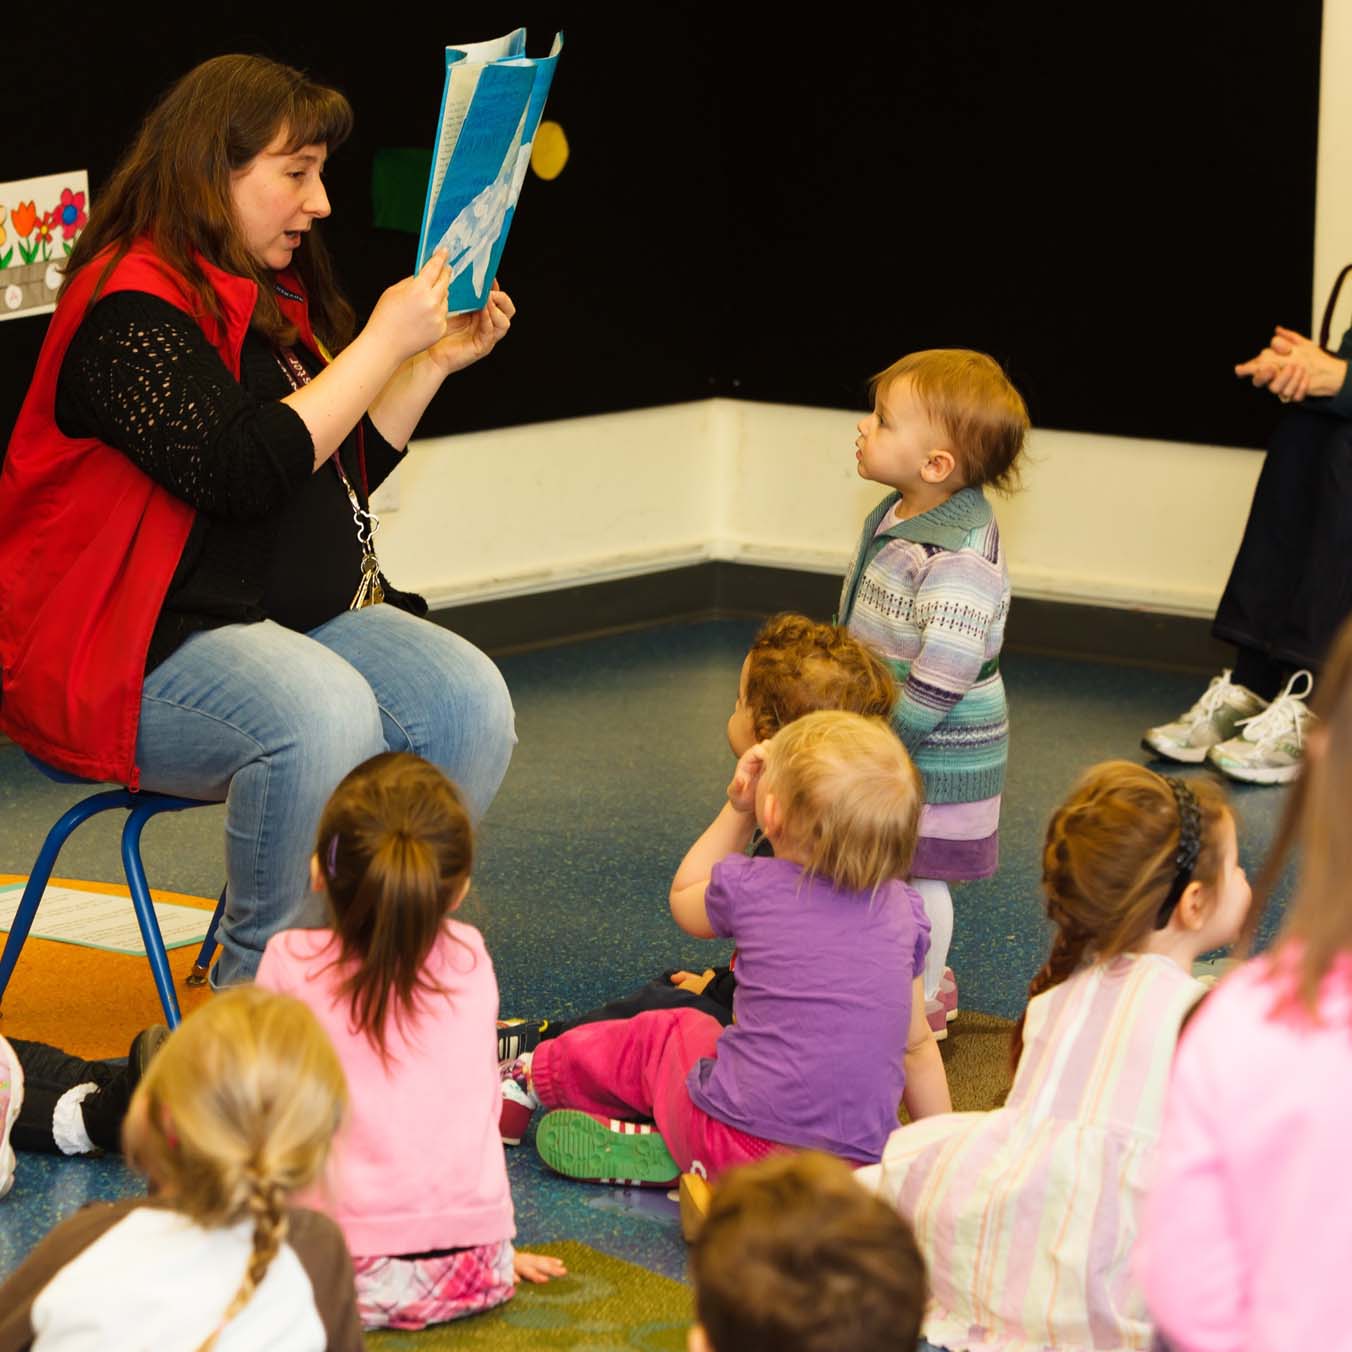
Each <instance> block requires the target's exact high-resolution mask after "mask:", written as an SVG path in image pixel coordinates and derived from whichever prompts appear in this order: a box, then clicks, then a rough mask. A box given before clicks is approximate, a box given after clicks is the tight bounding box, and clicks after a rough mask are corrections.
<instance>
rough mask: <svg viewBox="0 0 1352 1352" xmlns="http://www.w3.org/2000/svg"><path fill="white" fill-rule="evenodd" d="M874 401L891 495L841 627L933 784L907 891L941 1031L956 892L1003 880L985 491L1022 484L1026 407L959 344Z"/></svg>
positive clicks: (878, 474)
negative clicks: (921, 911)
mask: <svg viewBox="0 0 1352 1352" xmlns="http://www.w3.org/2000/svg"><path fill="white" fill-rule="evenodd" d="M873 396H874V406H873V412H872V413H870V414H869V415H868V416H867V417H865V418H862V419H861V420H860V422H859V436H858V438H857V440H856V441H855V462H856V465H857V468H858V472H859V475H860V477H861V478H864V479H869V480H872V481H873V482H874V483H878V484H882V485H884V486H885V487H887V488H890V489H892V490H893V491H892V492H891V493H889V494H888V495H887V497H885V498H884V499H883V500H882V501H881V502H880V503H879V504H878V505H877V507H876V508H874V510H873V511H872V512H871V513H870V515H869V517H868V519H867V520H866V521H865V522H864V529H863V532H862V534H861V536H860V539H859V547H858V552H857V554H856V556H855V560H854V563H853V565H852V566H851V568H850V571H849V572H848V573H847V574H846V577H845V584H844V587H843V589H842V591H841V595H840V614H839V619H840V623H841V624H843V625H845V626H847V627H848V629H849V631H850V633H852V634H853V635H854V636H855V637H856V638H857V639H859V640H860V641H861V642H864V643H867V644H868V645H869V647H870V648H872V649H874V651H875V652H877V653H879V654H880V655H881V656H882V657H883V658H884V659H886V661H887V662H888V663H889V665H890V666H891V668H892V671H893V674H894V675H895V676H896V678H897V681H898V682H899V683H900V686H901V690H900V694H899V696H898V699H897V704H896V708H895V709H894V710H893V713H892V726H893V727H894V728H895V730H896V733H897V736H898V737H900V738H901V740H902V742H903V744H904V745H905V747H906V750H907V751H908V752H910V754H911V757H912V759H913V760H914V761H915V764H916V768H917V769H918V770H919V771H920V777H921V779H922V780H923V781H924V785H925V811H924V813H923V815H922V816H921V818H920V837H919V840H918V842H917V845H916V852H915V864H914V874H913V876H912V879H911V881H912V883H913V885H914V886H915V888H916V889H917V890H918V891H919V893H920V895H921V896H922V897H923V898H924V899H925V913H926V915H928V916H929V920H930V925H931V929H932V933H931V943H930V955H929V962H928V964H927V966H926V968H925V995H926V997H927V998H928V1000H929V1006H928V1015H929V1017H930V1019H931V1021H932V1023H933V1025H934V1027H935V1028H936V1030H941V1029H942V1028H943V1024H944V1020H945V1019H946V1017H947V1016H948V1015H949V1014H950V1013H951V1012H952V1011H953V1010H955V1009H956V1008H957V998H958V996H957V986H956V983H955V982H954V981H953V976H952V973H951V972H949V971H947V969H946V966H945V964H946V963H947V961H948V948H949V942H950V940H951V939H952V937H953V899H952V896H951V895H950V893H949V883H952V882H966V881H969V880H972V879H977V878H989V877H990V876H991V875H992V874H993V873H994V872H995V870H996V865H997V862H998V855H999V826H1000V797H1001V794H1002V793H1003V792H1004V780H1005V760H1006V758H1007V755H1008V750H1009V713H1008V710H1007V708H1006V705H1005V687H1004V682H1003V681H1002V680H1001V677H1000V647H1001V644H1002V643H1003V642H1004V635H1005V619H1006V616H1007V614H1008V612H1009V572H1008V569H1007V568H1006V566H1005V554H1004V548H1003V546H1002V545H1001V543H1000V529H999V527H998V526H997V525H996V521H995V516H994V514H993V513H992V511H991V506H990V503H989V502H987V501H986V498H985V495H984V493H983V492H982V489H983V487H985V486H987V485H989V486H990V487H991V488H993V489H996V490H1003V489H1007V488H1009V487H1010V486H1011V485H1012V484H1013V483H1014V482H1016V481H1017V477H1018V458H1019V455H1020V453H1021V451H1022V449H1023V442H1024V437H1025V435H1026V434H1027V432H1028V410H1027V408H1025V406H1024V402H1023V399H1022V397H1021V396H1020V395H1019V392H1018V391H1017V390H1016V389H1015V388H1014V386H1013V385H1011V384H1010V382H1009V379H1008V377H1006V375H1005V373H1004V372H1003V371H1002V370H1001V369H1000V367H999V365H998V364H997V363H996V362H995V361H993V360H992V359H991V358H990V357H988V356H986V355H985V354H984V353H981V352H969V351H965V350H963V349H961V348H945V349H936V350H934V351H930V352H913V353H911V354H910V355H909V356H906V357H903V358H901V360H900V361H897V362H894V363H893V364H892V365H891V366H889V367H888V368H887V370H885V371H883V372H881V373H880V374H879V375H877V376H875V377H874V379H873Z"/></svg>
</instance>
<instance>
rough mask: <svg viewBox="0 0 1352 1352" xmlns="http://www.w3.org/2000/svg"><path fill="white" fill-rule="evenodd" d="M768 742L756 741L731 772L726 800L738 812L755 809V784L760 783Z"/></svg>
mask: <svg viewBox="0 0 1352 1352" xmlns="http://www.w3.org/2000/svg"><path fill="white" fill-rule="evenodd" d="M768 747H769V743H768V742H757V743H756V745H755V746H753V747H752V748H751V750H750V751H748V752H747V753H746V754H745V755H744V756H743V757H742V759H741V760H739V761H738V762H737V768H736V769H735V770H734V771H733V772H732V783H731V784H729V785H728V802H729V803H731V804H732V806H733V808H734V809H735V810H736V811H738V812H754V811H755V810H756V785H757V784H758V783H760V777H761V772H762V771H763V770H764V769H765V753H766V749H767V748H768Z"/></svg>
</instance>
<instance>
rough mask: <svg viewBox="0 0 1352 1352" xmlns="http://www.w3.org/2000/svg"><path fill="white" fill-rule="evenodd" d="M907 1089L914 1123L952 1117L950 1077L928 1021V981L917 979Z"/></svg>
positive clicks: (906, 1102)
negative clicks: (936, 1114) (939, 1114)
mask: <svg viewBox="0 0 1352 1352" xmlns="http://www.w3.org/2000/svg"><path fill="white" fill-rule="evenodd" d="M905 1065H906V1087H905V1088H904V1089H903V1090H902V1092H901V1101H902V1103H903V1104H904V1105H905V1108H906V1111H907V1113H909V1114H910V1117H911V1120H912V1121H915V1119H916V1118H919V1117H932V1116H933V1115H934V1114H935V1113H951V1112H952V1111H953V1100H952V1099H951V1098H950V1097H949V1094H948V1076H947V1075H946V1074H945V1073H944V1060H943V1057H942V1056H940V1055H939V1044H938V1043H937V1042H936V1041H935V1040H934V1033H933V1031H932V1030H931V1028H930V1026H929V1020H928V1019H927V1018H926V1017H925V979H924V977H919V976H918V977H916V979H915V984H914V985H913V986H912V988H911V1023H910V1031H909V1032H908V1034H907V1037H906V1060H905Z"/></svg>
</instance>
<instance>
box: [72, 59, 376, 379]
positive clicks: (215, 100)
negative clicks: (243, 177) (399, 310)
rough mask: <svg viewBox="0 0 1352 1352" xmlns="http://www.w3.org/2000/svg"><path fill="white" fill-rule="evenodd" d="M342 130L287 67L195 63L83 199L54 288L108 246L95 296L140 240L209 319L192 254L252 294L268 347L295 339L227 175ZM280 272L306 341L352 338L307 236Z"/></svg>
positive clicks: (306, 82)
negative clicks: (302, 316) (247, 238)
mask: <svg viewBox="0 0 1352 1352" xmlns="http://www.w3.org/2000/svg"><path fill="white" fill-rule="evenodd" d="M351 130H352V108H351V105H350V104H349V103H348V101H347V100H346V99H345V98H344V97H343V96H342V94H340V93H339V92H338V91H337V90H336V89H329V88H327V87H326V86H324V85H320V84H315V83H314V82H312V81H311V80H310V79H308V78H307V77H306V76H305V75H303V74H302V73H301V72H300V71H298V70H292V69H291V67H290V66H283V65H281V64H279V63H278V62H276V61H269V60H268V59H267V58H266V57H262V56H217V57H213V58H212V59H211V60H210V61H204V62H202V64H201V65H200V66H195V67H194V68H193V69H192V70H190V71H189V72H188V73H187V74H186V75H185V76H183V78H182V79H180V80H179V81H178V83H177V84H175V85H174V86H173V87H172V88H171V89H170V90H169V91H168V92H167V93H166V94H165V95H164V96H163V97H162V98H161V99H160V101H159V102H158V103H157V104H156V105H155V106H154V108H152V109H151V111H150V113H149V114H148V115H147V117H146V120H145V122H144V123H142V125H141V130H140V132H139V133H138V134H137V137H136V140H135V141H133V142H132V145H131V148H130V149H129V150H128V151H127V153H126V154H125V155H124V156H123V158H122V161H121V163H120V164H119V165H118V166H117V168H116V169H115V170H114V171H113V176H112V178H111V179H109V181H108V182H107V183H106V184H105V185H104V187H103V188H102V190H101V191H100V192H99V193H98V194H96V196H95V197H94V201H93V206H92V208H91V210H90V213H89V224H88V225H87V226H86V227H85V229H84V231H83V233H82V234H81V235H80V238H79V239H78V240H76V242H75V247H74V249H73V250H72V251H71V255H70V259H69V262H68V263H67V266H66V282H65V283H63V286H64V285H66V284H68V283H69V281H70V279H71V278H72V277H73V276H74V275H75V274H76V273H77V272H78V271H79V270H80V269H81V268H83V267H85V266H87V265H88V264H89V263H90V262H92V261H93V260H94V258H95V257H96V256H97V255H98V254H100V253H102V252H103V250H105V249H107V248H109V247H110V246H111V247H112V248H113V250H114V252H113V255H112V258H111V259H110V261H109V262H108V264H107V266H106V268H105V269H104V273H103V276H102V277H101V278H100V279H99V287H100V288H101V287H102V284H103V281H104V280H105V279H106V278H107V276H108V274H109V273H110V272H111V270H112V268H113V267H114V266H116V264H117V262H118V261H119V260H120V259H121V257H122V256H123V255H124V254H125V253H126V252H127V250H128V249H130V248H131V246H132V245H133V244H134V243H135V242H136V240H137V239H140V238H148V239H149V240H150V241H151V242H152V244H153V245H154V248H155V251H156V253H157V254H158V255H159V256H160V257H161V258H162V259H163V260H164V261H165V262H166V263H167V264H169V266H170V267H172V268H173V269H174V270H175V271H176V272H178V273H179V274H181V275H182V276H183V277H185V278H186V279H187V280H188V282H189V284H190V285H191V286H192V288H193V290H194V291H195V292H196V293H197V295H198V296H199V297H200V298H201V302H202V305H203V307H204V308H205V310H206V312H207V313H208V314H210V315H212V316H215V317H219V315H220V307H219V303H218V301H217V299H216V294H215V292H214V291H213V290H212V288H211V285H210V284H209V283H208V281H207V278H206V275H205V274H204V272H203V270H202V268H201V266H200V265H199V263H198V261H197V255H198V254H201V256H202V257H203V258H205V259H207V261H208V262H210V263H213V264H214V265H215V266H216V267H218V268H221V269H223V270H224V271H226V272H231V273H235V274H236V275H238V276H240V277H248V278H252V279H253V280H254V281H256V282H257V283H258V288H259V289H258V304H257V307H256V308H255V310H254V316H253V326H254V328H255V329H257V330H258V331H259V332H260V333H262V334H263V335H264V336H265V337H267V338H269V339H270V340H271V341H272V342H274V343H276V344H278V345H282V346H285V345H289V344H290V343H293V342H294V341H295V338H296V330H295V328H294V327H293V326H292V325H291V324H289V323H288V321H287V320H286V319H285V318H284V317H283V315H282V312H281V309H280V308H279V307H278V304H277V297H276V295H275V293H274V291H273V276H272V273H271V272H270V271H269V270H268V269H267V268H265V267H263V266H262V264H260V263H258V262H257V261H256V260H255V259H254V258H253V256H252V255H251V254H250V253H249V251H248V249H247V248H246V247H245V244H244V241H243V239H242V238H241V237H240V234H239V231H238V229H237V228H236V224H235V209H234V199H233V198H232V196H231V192H230V183H231V175H232V174H233V173H234V172H235V171H237V170H240V169H243V168H244V167H245V166H246V165H247V164H248V163H249V162H250V161H251V160H253V159H254V158H255V157H256V156H258V155H260V154H261V153H262V152H263V151H264V150H266V149H267V148H268V147H269V146H270V145H271V144H272V142H273V141H274V140H275V139H276V138H277V137H278V136H280V135H282V134H283V133H285V134H286V137H287V144H286V147H285V149H286V150H287V151H288V152H290V151H292V150H298V149H299V148H300V147H301V146H306V145H325V146H327V147H328V148H329V149H330V150H334V149H336V148H337V147H338V146H339V145H341V144H342V142H343V141H344V140H346V139H347V136H348V133H349V132H350V131H351ZM291 266H292V267H293V268H294V269H295V271H296V273H297V274H298V275H299V277H300V279H301V282H302V283H303V284H304V287H305V291H306V294H307V296H308V298H309V306H310V322H311V324H312V326H313V327H314V330H315V333H316V334H317V335H318V337H319V338H320V339H321V341H323V342H324V343H325V344H327V345H328V347H329V348H330V349H331V350H333V351H335V352H336V351H337V350H338V349H339V348H341V347H343V346H344V345H345V344H346V343H347V342H348V341H349V340H350V339H351V337H352V332H353V326H354V316H353V312H352V307H351V306H350V305H349V304H348V303H347V301H346V300H344V299H343V297H342V295H341V294H340V293H339V291H338V288H337V286H336V284H335V282H334V278H333V269H332V266H331V265H330V263H329V257H328V254H327V252H326V251H325V249H324V245H323V243H322V242H321V240H320V237H319V232H318V231H317V230H311V231H309V233H307V234H306V235H305V236H304V237H303V240H302V243H301V246H300V248H299V249H298V250H297V251H296V252H295V254H294V255H293V257H292V264H291ZM97 294H98V291H97V289H96V291H95V295H96V296H97Z"/></svg>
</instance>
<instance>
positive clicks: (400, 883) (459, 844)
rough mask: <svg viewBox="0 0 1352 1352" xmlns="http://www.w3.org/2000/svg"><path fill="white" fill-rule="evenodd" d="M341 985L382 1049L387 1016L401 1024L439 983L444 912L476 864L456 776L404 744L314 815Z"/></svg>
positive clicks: (366, 767) (363, 768)
mask: <svg viewBox="0 0 1352 1352" xmlns="http://www.w3.org/2000/svg"><path fill="white" fill-rule="evenodd" d="M317 852H318V855H319V866H320V870H321V872H322V873H323V876H324V885H325V889H326V891H327V892H328V898H329V907H330V911H331V913H332V916H333V925H334V932H335V933H336V935H337V937H338V943H339V949H340V952H339V958H338V961H339V963H340V964H343V965H347V964H349V963H350V964H351V965H352V968H353V970H352V972H351V974H350V975H348V976H347V977H345V979H344V980H343V983H342V986H341V990H342V993H343V995H344V996H346V997H347V999H348V1000H350V1002H351V1008H352V1022H353V1024H354V1025H355V1027H356V1028H357V1029H359V1030H360V1031H361V1032H363V1033H365V1034H366V1036H367V1037H368V1038H369V1039H370V1041H371V1043H372V1045H373V1046H375V1047H376V1048H377V1049H378V1050H379V1051H380V1053H381V1055H382V1056H384V1055H385V1053H386V1043H385V1037H386V1032H387V1029H388V1026H389V1019H390V1018H391V1016H393V1018H394V1019H395V1021H396V1023H397V1024H399V1025H400V1026H403V1024H404V1023H405V1021H406V1020H408V1019H409V1018H410V1017H411V1016H412V1015H413V1013H414V1010H415V1007H416V1004H417V1000H418V997H419V995H420V994H422V993H427V994H434V993H442V988H441V987H440V986H439V985H437V984H436V983H435V982H434V981H432V980H431V979H430V978H429V977H428V976H427V975H426V973H425V972H424V970H423V969H424V967H425V966H426V963H427V959H428V956H429V954H430V953H431V951H432V948H433V946H434V945H435V944H436V942H437V940H438V938H440V936H441V933H442V927H443V925H444V923H445V920H446V915H447V913H448V912H449V911H450V910H451V908H452V907H453V906H454V905H455V903H456V901H457V900H458V899H459V896H460V893H461V891H462V890H463V888H464V886H465V884H466V882H467V880H468V879H469V876H470V873H471V871H472V870H473V867H474V834H473V830H472V828H471V826H470V821H469V814H468V812H467V811H466V810H465V806H464V803H463V802H462V801H461V798H460V795H459V793H458V792H457V790H456V788H455V785H454V784H452V783H451V781H450V780H449V779H447V778H446V776H445V775H443V774H442V773H441V771H440V770H438V769H437V768H436V766H434V765H430V764H428V762H427V761H425V760H423V759H421V757H418V756H414V755H412V754H410V753H409V752H403V751H401V752H385V753H383V754H381V755H379V756H373V757H372V758H371V759H370V760H368V761H366V762H364V763H363V764H361V765H359V766H357V768H356V769H355V770H353V771H352V772H351V773H350V774H349V775H348V776H347V777H346V778H345V779H344V780H343V782H342V783H341V784H339V785H338V787H337V789H335V790H334V794H333V797H332V798H330V799H329V802H328V806H327V807H326V808H325V809H324V815H323V817H322V818H321V820H320V823H319V839H318V845H317Z"/></svg>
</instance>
